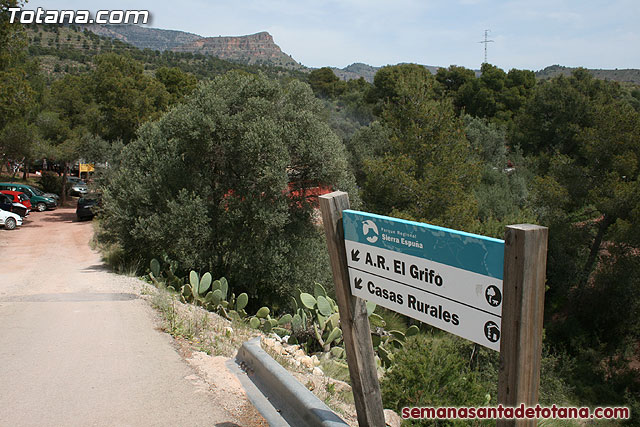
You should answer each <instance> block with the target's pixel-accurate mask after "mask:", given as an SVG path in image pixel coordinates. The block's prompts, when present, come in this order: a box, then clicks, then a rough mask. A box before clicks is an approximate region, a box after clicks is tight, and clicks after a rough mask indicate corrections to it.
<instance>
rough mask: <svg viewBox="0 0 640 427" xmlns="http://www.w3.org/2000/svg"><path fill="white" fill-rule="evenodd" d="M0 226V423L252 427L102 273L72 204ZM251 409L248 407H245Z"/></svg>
mask: <svg viewBox="0 0 640 427" xmlns="http://www.w3.org/2000/svg"><path fill="white" fill-rule="evenodd" d="M29 218H30V219H28V220H27V221H25V223H24V225H23V226H22V227H21V228H18V229H16V230H13V231H7V230H2V229H0V426H11V427H17V426H226V427H229V426H234V425H241V426H245V425H252V424H253V423H252V422H251V421H250V417H247V416H246V414H244V413H243V411H237V412H239V413H231V412H230V411H229V410H228V409H227V408H228V407H229V406H232V407H233V406H241V407H242V406H243V404H242V403H241V402H235V403H241V404H240V405H229V404H228V403H229V402H227V401H226V400H227V399H236V398H237V397H231V396H233V395H231V394H228V393H225V391H224V390H221V389H219V388H218V389H213V388H212V387H210V386H209V385H208V384H207V383H206V382H204V381H203V380H202V379H201V378H200V376H198V374H197V373H196V372H195V371H194V370H193V369H192V368H191V367H190V366H189V365H188V364H187V363H186V362H185V361H184V360H183V359H182V358H181V357H180V355H179V354H178V352H177V351H176V350H175V348H174V347H173V345H172V338H171V337H170V336H168V335H167V334H165V333H162V332H160V331H159V330H158V328H157V324H156V321H155V320H154V313H153V311H152V309H151V308H150V307H149V305H148V303H146V302H145V301H144V300H142V299H140V298H138V294H139V290H140V284H139V282H137V280H135V279H133V278H129V277H124V276H118V275H115V274H112V273H110V272H108V271H107V269H106V268H105V267H104V265H103V264H102V262H101V260H100V256H99V255H98V254H97V253H95V252H93V251H92V250H91V249H90V248H89V245H88V242H89V240H90V238H91V235H92V225H91V223H90V222H77V221H76V220H75V209H73V208H66V209H57V210H55V211H49V212H43V213H38V212H34V213H32V214H31V215H30V217H29ZM247 411H248V412H252V411H253V409H252V408H247Z"/></svg>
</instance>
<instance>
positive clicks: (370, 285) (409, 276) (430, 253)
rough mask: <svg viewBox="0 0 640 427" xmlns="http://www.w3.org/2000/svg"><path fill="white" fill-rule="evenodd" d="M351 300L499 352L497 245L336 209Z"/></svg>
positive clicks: (500, 250)
mask: <svg viewBox="0 0 640 427" xmlns="http://www.w3.org/2000/svg"><path fill="white" fill-rule="evenodd" d="M343 227H344V236H345V248H346V251H347V252H346V253H347V266H348V268H349V277H350V283H351V291H352V293H353V295H356V296H358V297H360V298H363V299H366V300H368V301H373V302H375V303H377V304H379V305H381V306H383V307H386V308H388V309H390V310H393V311H396V312H399V313H402V314H404V315H406V316H409V317H411V318H414V319H417V320H420V321H422V322H425V323H427V324H429V325H432V326H435V327H437V328H440V329H442V330H445V331H447V332H451V333H453V334H455V335H458V336H461V337H463V338H467V339H469V340H471V341H474V342H476V343H478V344H481V345H483V346H485V347H488V348H491V349H494V350H497V351H499V349H500V328H501V316H502V274H503V263H504V241H502V240H498V239H493V238H490V237H484V236H479V235H475V234H470V233H465V232H462V231H456V230H451V229H447V228H443V227H437V226H433V225H429V224H424V223H418V222H412V221H405V220H401V219H397V218H390V217H384V216H380V215H375V214H370V213H366V212H358V211H352V210H345V211H343Z"/></svg>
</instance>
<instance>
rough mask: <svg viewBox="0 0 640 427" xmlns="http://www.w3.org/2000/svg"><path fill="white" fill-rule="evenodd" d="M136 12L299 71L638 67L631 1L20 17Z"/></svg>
mask: <svg viewBox="0 0 640 427" xmlns="http://www.w3.org/2000/svg"><path fill="white" fill-rule="evenodd" d="M38 6H40V7H42V8H44V9H47V10H51V9H58V10H59V9H74V10H78V9H84V10H90V11H91V12H92V13H95V11H97V10H102V9H107V10H115V9H124V10H127V9H128V10H133V9H144V10H149V11H150V12H151V15H152V20H153V22H152V23H151V26H152V27H155V28H163V29H171V30H182V31H187V32H191V33H196V34H199V35H201V36H219V35H223V36H233V35H245V34H253V33H257V32H260V31H268V32H269V33H271V35H272V36H273V38H274V40H275V42H276V44H278V45H279V46H280V48H281V49H282V50H283V51H284V52H285V53H288V54H290V55H292V56H293V58H294V59H295V60H297V61H298V62H301V63H302V64H304V65H306V66H309V67H322V66H327V65H329V66H337V67H345V66H347V65H349V64H351V63H354V62H364V63H367V64H370V65H375V66H381V65H386V64H397V63H399V62H415V63H420V64H424V65H438V66H449V65H451V64H456V65H462V66H465V67H468V68H479V67H480V64H481V63H482V62H483V60H484V45H483V44H482V43H478V42H479V41H481V40H483V38H484V30H485V29H489V30H491V31H490V33H489V39H490V40H494V42H492V43H489V44H488V62H490V63H492V64H495V65H497V66H499V67H500V68H503V69H505V70H509V69H511V68H523V69H530V70H534V71H535V70H540V69H542V68H544V67H546V66H548V65H553V64H560V65H565V66H584V67H587V68H607V69H613V68H640V0H609V1H596V0H566V1H565V0H536V1H531V0H509V1H507V0H505V1H501V0H422V1H420V0H342V1H333V0H332V1H322V0H314V1H307V0H271V1H257V0H230V1H229V0H227V1H220V0H214V1H205V0H181V1H175V0H171V1H168V0H153V1H151V0H146V1H122V0H109V1H106V0H82V1H79V0H78V1H74V0H60V1H58V0H46V1H45V0H30V1H29V2H28V3H27V5H26V6H25V7H24V8H25V9H29V10H31V9H35V8H37V7H38Z"/></svg>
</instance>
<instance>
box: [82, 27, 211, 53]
mask: <svg viewBox="0 0 640 427" xmlns="http://www.w3.org/2000/svg"><path fill="white" fill-rule="evenodd" d="M84 28H86V29H88V30H89V31H91V32H92V33H95V34H97V35H99V36H105V37H111V38H114V39H118V40H120V41H123V42H125V43H129V44H130V45H133V46H135V47H137V48H138V49H151V50H159V51H165V50H170V49H173V48H174V47H177V46H180V45H183V44H185V43H191V42H193V41H195V40H198V39H201V38H202V36H199V35H197V34H192V33H186V32H184V31H174V30H161V29H159V28H149V27H141V26H139V25H131V24H127V25H98V24H91V25H85V26H84Z"/></svg>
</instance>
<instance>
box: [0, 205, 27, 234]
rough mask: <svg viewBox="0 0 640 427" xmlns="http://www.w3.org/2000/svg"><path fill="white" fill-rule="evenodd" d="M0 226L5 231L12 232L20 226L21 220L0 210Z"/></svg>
mask: <svg viewBox="0 0 640 427" xmlns="http://www.w3.org/2000/svg"><path fill="white" fill-rule="evenodd" d="M0 225H3V226H4V228H6V229H7V230H13V229H14V228H16V227H17V226H19V225H22V218H20V215H17V214H14V213H13V212H7V211H5V210H2V209H0Z"/></svg>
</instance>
